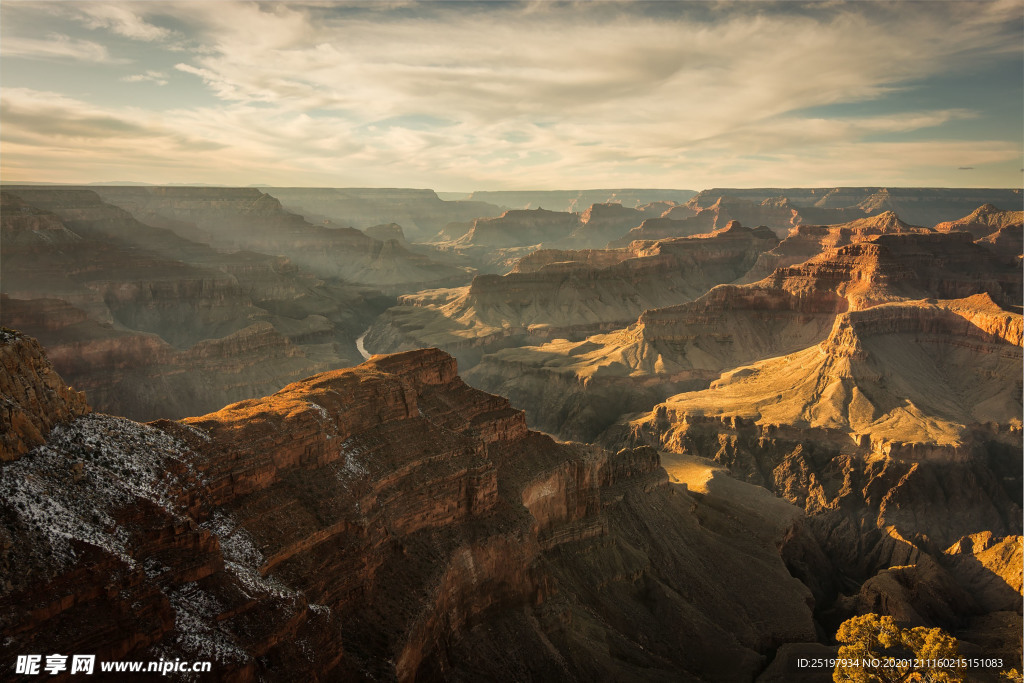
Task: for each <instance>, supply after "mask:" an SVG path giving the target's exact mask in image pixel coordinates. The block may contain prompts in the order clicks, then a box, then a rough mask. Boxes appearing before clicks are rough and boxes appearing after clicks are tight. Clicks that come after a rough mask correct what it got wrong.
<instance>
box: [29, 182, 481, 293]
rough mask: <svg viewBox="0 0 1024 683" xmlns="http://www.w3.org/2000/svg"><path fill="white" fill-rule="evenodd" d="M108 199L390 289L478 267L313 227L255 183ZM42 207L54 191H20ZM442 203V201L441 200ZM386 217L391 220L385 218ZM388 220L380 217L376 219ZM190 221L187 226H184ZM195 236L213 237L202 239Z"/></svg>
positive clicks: (137, 191)
mask: <svg viewBox="0 0 1024 683" xmlns="http://www.w3.org/2000/svg"><path fill="white" fill-rule="evenodd" d="M94 189H95V191H96V193H97V194H98V195H99V196H101V197H102V198H103V200H104V201H106V202H109V203H111V204H114V205H116V206H118V207H122V208H124V209H126V210H127V211H128V212H130V213H131V214H132V216H133V217H135V218H136V219H138V220H139V221H141V222H143V223H148V224H151V225H155V226H160V227H165V228H167V229H169V230H172V231H175V232H176V233H178V234H180V235H182V236H183V237H187V238H189V239H193V240H196V239H200V241H204V242H206V243H208V244H210V245H211V246H214V247H216V248H218V249H221V250H234V251H237V250H242V249H245V250H251V251H257V252H260V253H264V254H273V255H275V256H285V257H287V258H289V259H290V260H291V261H292V262H293V263H294V264H295V265H298V266H301V267H303V268H305V269H307V270H309V271H311V272H312V273H314V274H316V275H318V276H320V277H331V278H341V279H344V280H346V281H348V282H352V283H360V284H365V285H370V286H373V287H376V288H378V289H381V290H383V291H386V292H388V293H398V292H408V291H415V290H417V289H421V288H423V287H440V286H452V285H458V284H462V283H463V282H466V281H468V280H469V278H470V277H471V271H470V270H468V269H466V268H461V267H458V266H456V265H451V264H448V263H440V262H438V261H436V260H434V259H432V258H430V256H428V255H426V254H423V253H416V252H412V251H410V250H409V249H407V248H406V247H405V246H404V245H402V244H401V243H398V242H395V241H391V240H387V241H381V240H377V239H374V238H372V237H369V236H368V235H366V234H365V233H363V232H361V231H360V230H357V229H355V228H351V227H347V226H344V224H341V225H342V226H344V227H328V226H325V225H313V224H311V223H309V222H307V221H306V220H305V219H304V218H303V217H302V216H299V215H297V214H294V213H290V212H288V211H285V210H284V208H283V207H282V206H281V203H280V202H279V201H278V200H277V199H276V198H274V197H273V196H271V195H268V194H266V193H264V192H261V191H260V190H256V189H253V188H220V187H218V188H206V187H134V186H133V187H98V188H94ZM17 191H18V192H19V193H20V196H22V197H24V198H26V199H27V200H28V201H30V202H34V203H35V204H36V205H38V206H41V207H43V208H48V209H52V210H55V211H57V212H58V213H60V211H62V210H64V211H66V209H57V208H54V207H52V206H49V205H48V204H47V202H48V201H49V200H48V197H50V196H51V195H50V194H48V193H47V191H33V190H24V189H18V190H17ZM437 201H440V200H437ZM385 220H386V219H385ZM380 222H382V221H375V222H374V224H376V223H380ZM183 225H184V226H187V227H188V229H186V230H183V229H182V227H181V226H183ZM196 235H207V236H208V239H207V240H202V239H201V238H198V237H196Z"/></svg>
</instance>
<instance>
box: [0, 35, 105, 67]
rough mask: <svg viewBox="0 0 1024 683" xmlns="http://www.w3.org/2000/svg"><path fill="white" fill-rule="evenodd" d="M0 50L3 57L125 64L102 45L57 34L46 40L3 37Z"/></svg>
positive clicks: (49, 36)
mask: <svg viewBox="0 0 1024 683" xmlns="http://www.w3.org/2000/svg"><path fill="white" fill-rule="evenodd" d="M0 49H2V51H3V56H4V57H25V58H29V59H57V60H74V61H79V62H97V63H106V64H122V63H125V60H122V59H115V58H113V57H111V56H110V53H109V52H108V51H107V48H106V46H104V45H101V44H99V43H94V42H92V41H89V40H80V39H76V38H71V37H70V36H66V35H63V34H59V33H51V34H49V35H48V36H47V37H46V38H25V37H20V36H10V37H4V40H3V43H2V45H0Z"/></svg>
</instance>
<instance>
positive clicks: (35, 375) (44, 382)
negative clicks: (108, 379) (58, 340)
mask: <svg viewBox="0 0 1024 683" xmlns="http://www.w3.org/2000/svg"><path fill="white" fill-rule="evenodd" d="M0 368H2V372H0V461H5V460H17V459H18V458H19V457H20V456H21V455H23V454H24V453H25V452H27V451H28V450H29V449H31V448H34V447H35V446H39V445H41V444H43V443H45V442H46V436H47V435H48V434H49V433H50V430H51V429H53V428H54V426H56V425H58V424H60V423H62V422H67V421H70V420H72V419H74V418H75V417H78V416H79V415H85V414H86V413H88V412H89V405H88V404H87V403H86V402H85V394H83V393H82V392H80V391H75V390H73V389H71V388H70V387H68V386H67V385H66V384H64V382H63V381H61V379H60V377H59V376H58V375H57V373H56V372H54V370H53V367H52V366H51V365H50V363H49V361H48V360H47V358H46V355H45V354H44V353H43V348H42V347H41V346H40V345H39V342H37V341H36V340H35V339H32V338H31V337H26V336H25V335H23V334H21V333H20V332H16V331H14V330H9V329H7V328H0Z"/></svg>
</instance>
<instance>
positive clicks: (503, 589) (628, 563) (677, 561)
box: [0, 338, 814, 681]
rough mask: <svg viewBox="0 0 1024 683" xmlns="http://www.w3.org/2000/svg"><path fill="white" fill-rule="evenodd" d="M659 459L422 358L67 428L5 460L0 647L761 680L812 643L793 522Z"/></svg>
mask: <svg viewBox="0 0 1024 683" xmlns="http://www.w3.org/2000/svg"><path fill="white" fill-rule="evenodd" d="M5 341H8V340H7V339H6V338H5ZM15 372H19V371H18V370H15ZM42 409H44V410H46V409H47V408H46V407H42ZM658 463H659V461H658V454H657V452H656V451H654V450H652V449H649V448H639V449H627V450H622V451H619V452H617V453H613V452H610V451H604V450H601V449H596V448H591V447H585V446H582V445H567V444H559V443H556V442H554V441H552V440H551V439H550V438H549V437H546V436H543V435H541V434H537V433H535V432H530V431H529V430H527V428H526V426H525V421H524V419H523V415H522V413H520V412H519V411H515V410H513V409H511V408H510V406H509V405H508V403H507V401H505V400H504V399H501V398H499V397H496V396H490V395H487V394H483V393H482V392H479V391H477V390H474V389H471V388H469V387H468V386H466V385H465V384H464V383H462V382H461V380H460V379H459V378H458V376H457V374H456V367H455V363H454V361H453V360H452V359H451V357H449V356H447V355H445V354H443V353H441V352H439V351H436V350H424V351H416V352H410V353H406V354H399V355H395V356H387V357H377V358H375V359H374V360H372V361H370V362H367V363H364V364H363V365H361V366H359V367H357V368H352V369H349V370H342V371H335V372H329V373H323V374H320V375H316V376H314V377H311V378H309V379H307V380H304V381H302V382H298V383H295V384H292V385H289V386H288V387H286V388H285V389H283V390H281V391H279V392H277V393H276V394H274V395H272V396H269V397H266V398H263V399H255V400H248V401H243V402H241V403H237V404H233V405H229V406H226V407H225V408H223V409H222V410H220V411H217V412H215V413H211V414H209V415H205V416H202V417H196V418H189V419H187V420H183V421H180V422H168V421H160V422H156V423H152V424H149V425H145V424H139V423H134V422H130V421H128V420H124V419H120V418H113V417H110V416H106V415H101V414H93V415H88V416H83V417H79V418H77V419H75V420H73V421H71V422H69V423H66V424H64V425H62V426H59V427H57V428H55V429H54V430H53V431H52V432H51V433H50V436H49V439H48V440H47V443H46V444H45V445H42V446H39V447H37V448H35V449H34V450H32V451H30V452H28V453H25V454H24V455H22V457H21V459H20V460H18V461H17V462H14V463H9V464H7V465H5V467H4V468H3V469H0V491H2V492H3V495H2V496H0V520H2V524H0V534H3V540H4V543H3V544H2V546H0V548H2V550H0V566H3V567H5V568H6V569H7V570H8V571H7V572H5V575H6V576H7V577H8V579H7V580H6V581H4V582H3V583H2V584H0V613H2V614H4V615H5V618H4V620H3V621H2V622H0V623H2V626H0V633H2V636H3V641H2V645H0V651H2V653H3V656H4V657H5V658H6V659H8V660H10V661H13V658H14V655H15V654H16V653H25V652H48V653H49V652H65V653H68V652H76V653H95V654H96V655H97V658H98V659H99V660H100V661H105V660H117V659H127V660H132V659H134V660H146V659H154V660H155V659H163V660H170V661H174V660H175V659H176V658H180V659H183V660H192V661H194V660H208V661H211V662H212V664H213V667H214V673H213V675H214V677H215V678H216V679H217V680H230V681H255V680H291V679H294V678H295V677H296V676H300V677H302V679H303V680H312V681H316V680H323V681H327V680H350V679H359V680H362V679H374V680H380V679H388V680H399V681H411V680H442V679H444V680H451V679H453V678H463V677H471V676H472V677H476V676H483V677H486V678H487V679H488V680H496V681H512V680H523V679H542V678H551V677H557V678H559V679H560V680H575V681H582V680H588V679H592V678H593V677H594V676H602V675H611V676H614V677H615V679H616V680H623V681H649V680H670V679H671V680H676V679H678V677H679V676H680V675H681V674H682V675H685V676H689V677H693V678H695V679H701V680H721V681H727V680H750V679H753V677H754V676H756V675H757V673H758V672H759V671H761V670H762V669H763V668H764V666H765V665H766V663H767V662H768V659H769V657H770V655H771V653H772V652H773V651H774V650H775V649H776V648H777V647H779V645H780V644H782V643H784V642H791V641H810V640H813V639H814V624H813V622H812V619H811V609H810V606H809V605H810V600H811V598H810V594H809V592H808V589H807V588H806V587H804V586H803V585H802V584H801V583H800V582H798V581H797V580H795V579H794V578H792V577H791V576H789V574H788V572H787V571H786V568H785V566H784V564H783V560H782V558H781V557H780V556H779V553H778V549H777V544H778V543H780V542H781V541H782V539H783V538H785V537H787V536H788V535H791V534H792V533H794V528H795V527H794V523H795V520H796V519H797V518H798V517H799V511H797V510H796V509H795V508H793V509H792V510H791V511H787V512H786V513H785V514H782V515H777V514H775V512H773V513H772V514H771V515H765V514H762V513H755V512H748V513H743V514H744V515H745V516H744V519H746V520H749V522H750V524H751V526H750V528H749V529H744V530H738V529H736V528H735V522H734V518H732V517H729V516H726V515H723V514H721V513H720V511H719V510H720V507H721V506H722V505H723V504H724V500H723V499H720V498H718V497H716V496H714V495H706V494H690V493H689V492H688V490H687V489H686V488H685V487H683V486H679V485H674V484H670V482H669V480H668V478H667V476H666V474H665V471H664V470H663V469H661V468H660V467H659V464H658ZM787 510H789V508H787ZM731 520H732V521H731ZM14 568H17V571H11V570H13V569H14ZM510 644H511V645H510ZM65 678H66V676H65ZM58 679H60V677H58ZM16 680H17V679H16ZM25 680H28V679H27V678H26V679H25ZM55 680H56V679H55Z"/></svg>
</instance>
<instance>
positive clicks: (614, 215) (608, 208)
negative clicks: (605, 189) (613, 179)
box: [566, 204, 646, 249]
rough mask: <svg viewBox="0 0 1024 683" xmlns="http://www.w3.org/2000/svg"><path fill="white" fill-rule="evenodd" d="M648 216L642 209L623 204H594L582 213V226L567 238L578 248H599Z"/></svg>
mask: <svg viewBox="0 0 1024 683" xmlns="http://www.w3.org/2000/svg"><path fill="white" fill-rule="evenodd" d="M645 218H646V216H645V212H644V211H643V210H642V209H639V208H638V209H632V208H628V207H625V206H623V205H622V204H593V205H591V207H590V208H589V209H587V210H586V211H584V212H583V213H582V214H581V215H580V226H579V227H578V228H576V230H574V231H573V232H572V234H570V235H569V237H568V239H567V240H566V241H567V242H569V243H570V244H572V245H573V246H575V247H577V248H584V249H585V248H598V247H603V246H604V245H606V244H608V242H609V241H611V240H613V239H615V238H617V237H619V236H620V235H622V234H624V233H625V232H626V231H628V230H629V229H630V228H633V227H634V226H637V225H640V224H641V223H642V222H643V221H644V219H645Z"/></svg>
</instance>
